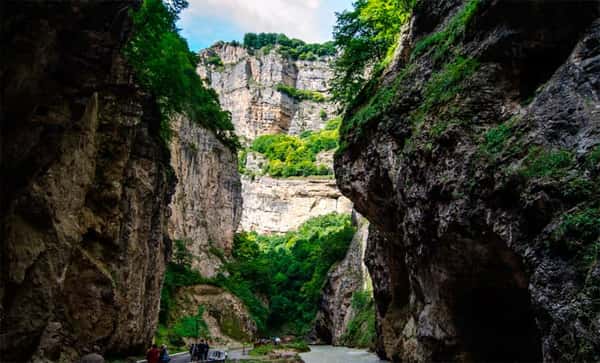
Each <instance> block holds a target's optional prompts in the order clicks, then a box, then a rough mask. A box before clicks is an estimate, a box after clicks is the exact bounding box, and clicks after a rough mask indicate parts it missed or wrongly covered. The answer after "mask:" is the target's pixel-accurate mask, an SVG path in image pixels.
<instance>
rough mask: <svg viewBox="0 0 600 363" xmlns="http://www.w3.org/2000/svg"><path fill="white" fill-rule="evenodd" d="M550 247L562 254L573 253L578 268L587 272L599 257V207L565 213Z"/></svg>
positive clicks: (596, 262)
mask: <svg viewBox="0 0 600 363" xmlns="http://www.w3.org/2000/svg"><path fill="white" fill-rule="evenodd" d="M550 247H551V248H552V249H553V250H554V251H556V252H558V253H560V254H562V255H565V254H566V255H574V256H575V259H576V261H577V264H578V267H579V269H580V270H582V271H583V272H584V273H587V272H589V271H590V270H591V269H592V268H593V267H594V266H596V265H597V264H598V260H599V259H600V208H584V209H582V210H579V211H577V212H573V213H568V214H566V215H565V216H564V217H563V220H562V222H561V224H560V225H559V227H558V228H557V229H556V231H555V232H554V235H553V238H552V239H551V241H550Z"/></svg>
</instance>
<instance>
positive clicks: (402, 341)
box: [335, 0, 600, 362]
mask: <svg viewBox="0 0 600 363" xmlns="http://www.w3.org/2000/svg"><path fill="white" fill-rule="evenodd" d="M467 3H468V4H469V5H473V4H474V3H477V2H475V1H458V0H426V1H421V2H419V5H418V6H417V8H416V10H415V12H414V18H413V19H412V21H411V27H410V30H409V31H408V32H407V34H406V36H405V38H404V39H402V44H403V46H406V47H408V48H403V49H402V50H401V51H399V52H398V53H397V55H398V57H397V58H396V61H395V62H394V63H393V64H392V65H391V66H390V67H389V72H388V74H387V75H386V76H385V77H384V79H383V80H382V87H385V86H390V85H392V84H393V82H394V81H395V80H397V79H399V78H400V77H401V82H399V83H397V87H398V88H397V92H396V93H395V96H394V97H393V99H392V102H391V104H390V105H389V107H388V108H387V110H386V111H385V112H383V113H382V114H381V115H380V117H377V118H376V119H373V120H370V121H368V122H366V124H365V127H364V128H363V129H362V133H361V132H358V131H357V132H355V131H354V130H351V131H350V132H348V133H347V134H345V135H343V136H342V137H343V138H344V141H346V142H347V143H348V147H347V148H346V149H345V150H344V152H343V153H341V154H339V155H338V156H337V157H336V160H335V169H336V177H337V182H338V185H339V187H340V189H341V190H342V192H343V193H344V195H346V196H348V197H349V198H350V199H351V200H352V202H353V203H354V205H355V208H356V209H357V210H358V211H359V212H360V213H361V214H363V215H365V216H366V217H367V218H368V220H369V221H370V222H371V231H370V233H369V242H368V247H367V253H366V261H367V266H368V267H369V271H370V273H371V277H372V279H373V286H374V296H375V301H376V307H377V330H378V333H379V338H378V342H377V344H378V346H377V351H378V353H379V355H380V356H382V357H387V358H389V359H390V360H392V361H394V362H448V361H454V362H481V361H489V362H499V361H511V362H539V361H544V362H575V361H577V362H595V361H599V360H600V335H599V334H598V332H599V331H600V309H598V303H597V301H598V296H599V295H598V291H599V290H598V286H600V264H598V254H597V246H599V245H598V238H599V236H598V235H599V229H598V224H597V223H598V222H597V221H596V222H592V221H591V220H590V219H587V222H585V223H590V224H586V225H587V226H588V227H589V226H591V225H594V227H589V228H588V227H584V226H583V225H584V224H585V223H584V222H581V223H583V224H579V225H578V226H576V225H573V224H572V221H571V222H569V218H575V217H577V218H582V219H586V218H587V217H584V216H585V215H588V214H590V215H591V214H593V213H597V212H594V211H596V210H597V209H598V189H597V185H599V181H598V173H599V169H598V167H599V166H598V165H597V162H598V159H597V157H596V159H594V157H592V155H593V152H592V150H598V145H600V123H599V121H600V113H599V112H600V97H599V94H598V90H599V89H600V72H599V70H600V57H599V54H600V53H599V52H600V49H599V44H600V21H599V20H598V16H599V9H598V6H597V4H594V3H591V2H587V1H572V2H554V1H539V2H527V1H524V2H512V1H480V2H478V4H479V6H476V8H475V9H476V10H475V12H474V16H473V18H472V19H471V21H470V22H468V23H467V24H466V26H465V30H464V33H461V35H460V36H459V37H457V38H456V39H454V40H452V41H453V42H454V43H453V45H451V47H450V48H451V49H449V50H448V53H447V54H444V53H443V48H440V47H442V45H440V44H439V43H438V44H436V43H433V44H432V45H431V46H430V47H429V48H426V49H425V50H424V51H422V52H420V53H416V54H415V53H413V55H412V56H411V52H414V51H413V49H415V45H416V44H417V42H418V41H419V40H420V39H423V37H425V36H428V35H430V34H432V33H433V32H435V31H440V30H442V29H444V28H445V27H446V26H447V25H448V24H450V23H451V20H450V19H451V18H452V17H453V16H454V15H455V14H457V12H459V11H461V9H462V6H463V5H465V4H467ZM575 18H576V19H578V21H577V23H572V22H569V21H568V20H567V19H575ZM462 19H463V20H464V19H465V18H462ZM455 24H456V23H455ZM446 35H447V34H446ZM442 36H444V35H442ZM422 44H423V43H421V45H422ZM440 49H442V50H441V52H442V53H441V56H440V53H438V52H440ZM458 54H460V55H461V56H462V58H458V57H457V55H458ZM466 59H474V60H477V62H472V63H470V64H471V65H473V69H472V73H469V72H468V71H467V70H466V69H465V68H461V62H464V60H466ZM464 64H467V63H462V65H464ZM451 65H455V66H456V65H458V66H456V67H455V68H448V67H451ZM404 69H407V70H406V71H404ZM448 69H451V70H452V71H453V72H454V73H452V71H451V72H448ZM461 77H462V78H461ZM439 82H445V83H443V85H442V86H440V83H439ZM436 87H441V88H436ZM444 87H446V88H444ZM435 92H438V93H437V96H439V97H437V98H436V94H435ZM442 93H443V94H442ZM440 94H442V95H441V96H440ZM365 96H366V95H365ZM367 99H368V97H367ZM427 107H429V109H428V108H427ZM351 116H352V112H350V113H349V114H348V115H347V116H346V119H348V118H349V117H351ZM417 118H418V120H419V122H418V123H416V122H415V119H417ZM499 125H502V126H499ZM544 150H545V151H544ZM560 155H563V158H564V160H566V161H563V162H559V163H556V159H557V158H559V157H560ZM552 160H554V161H552ZM594 160H595V161H594ZM573 183H584V184H585V183H590V184H589V185H590V186H592V185H593V186H594V187H591V188H590V189H589V190H586V191H581V192H573V191H572V190H571V189H570V187H569V185H573ZM570 190H571V191H570ZM586 213H588V214H586ZM573 216H575V217H573ZM595 218H597V217H595ZM578 223H579V222H578ZM594 223H595V224H594ZM586 228H588V229H586ZM582 230H583V231H586V232H582ZM569 231H570V232H569ZM580 233H585V234H580ZM584 235H585V236H587V237H582V236H584ZM561 246H562V247H561ZM590 249H591V250H595V251H596V252H593V251H592V252H591V253H590V252H589V251H590Z"/></svg>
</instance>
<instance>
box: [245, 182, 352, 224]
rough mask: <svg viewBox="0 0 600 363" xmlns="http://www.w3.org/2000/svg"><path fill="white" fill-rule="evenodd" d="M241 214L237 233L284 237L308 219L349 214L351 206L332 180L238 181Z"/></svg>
mask: <svg viewBox="0 0 600 363" xmlns="http://www.w3.org/2000/svg"><path fill="white" fill-rule="evenodd" d="M242 195H243V197H244V212H243V214H242V221H241V223H240V227H239V229H240V230H241V231H256V232H258V233H262V234H271V233H285V232H288V231H292V230H295V229H297V228H298V227H300V225H302V223H304V222H306V221H307V220H308V219H310V218H312V217H317V216H320V215H324V214H329V213H334V212H337V213H350V212H352V203H351V202H350V201H349V200H348V199H347V198H346V197H344V196H343V195H342V194H341V193H340V191H339V190H338V189H337V187H336V185H335V181H334V180H332V179H312V178H288V179H275V178H270V177H267V176H262V177H256V178H251V177H248V176H244V177H242Z"/></svg>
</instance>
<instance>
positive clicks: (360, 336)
mask: <svg viewBox="0 0 600 363" xmlns="http://www.w3.org/2000/svg"><path fill="white" fill-rule="evenodd" d="M352 310H353V311H354V316H353V318H352V319H351V320H350V322H349V323H348V326H347V328H346V331H345V332H344V334H343V335H342V338H341V339H342V343H343V344H344V345H347V346H350V347H357V348H373V346H374V344H375V337H376V332H375V303H374V300H373V292H372V291H369V290H365V291H356V292H355V293H354V294H353V295H352Z"/></svg>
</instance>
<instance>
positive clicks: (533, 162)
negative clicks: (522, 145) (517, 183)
mask: <svg viewBox="0 0 600 363" xmlns="http://www.w3.org/2000/svg"><path fill="white" fill-rule="evenodd" d="M573 163H574V156H573V153H572V152H571V151H568V150H544V149H542V148H540V147H533V148H532V149H531V150H530V151H529V154H528V155H527V157H526V158H525V161H524V167H522V168H521V170H520V172H521V174H522V175H523V176H525V177H527V178H543V177H549V178H560V177H563V176H565V175H566V173H567V171H568V170H569V168H571V167H572V166H573Z"/></svg>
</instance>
